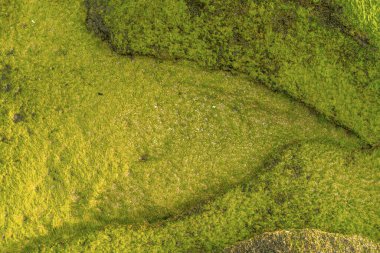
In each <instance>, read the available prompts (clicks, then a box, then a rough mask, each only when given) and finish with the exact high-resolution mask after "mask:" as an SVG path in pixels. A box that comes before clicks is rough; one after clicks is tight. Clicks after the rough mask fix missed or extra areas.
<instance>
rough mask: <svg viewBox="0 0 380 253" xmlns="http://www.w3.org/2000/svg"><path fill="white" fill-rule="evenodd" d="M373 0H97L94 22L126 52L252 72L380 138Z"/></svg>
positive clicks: (371, 139)
mask: <svg viewBox="0 0 380 253" xmlns="http://www.w3.org/2000/svg"><path fill="white" fill-rule="evenodd" d="M367 2H368V1H367ZM367 2H366V1H364V2H363V1H349V2H344V3H343V1H336V2H334V3H335V4H334V3H332V2H331V1H313V2H309V1H300V0H297V1H281V0H276V1H240V0H228V1H184V0H181V1H178V0H166V1H153V2H152V1H144V0H140V1H117V0H108V1H97V0H89V1H88V6H89V10H88V23H89V24H90V27H92V28H93V27H96V29H95V30H96V31H97V32H98V33H100V34H102V35H103V37H104V38H106V39H108V40H109V42H110V43H111V45H112V47H113V48H114V49H115V50H116V51H117V52H119V53H121V54H127V55H134V54H138V55H150V56H155V57H159V58H163V59H178V58H183V59H188V60H192V61H195V62H197V63H198V64H200V65H202V66H206V67H209V68H215V69H223V70H230V71H238V72H242V73H245V74H248V75H249V76H250V77H251V78H252V79H253V80H256V81H258V82H260V83H263V84H265V85H267V86H269V87H271V88H272V89H275V90H282V91H284V92H286V93H288V94H290V95H292V96H293V97H295V98H298V99H300V100H302V101H303V102H305V103H306V104H308V105H310V106H312V107H315V108H316V109H317V110H318V111H320V112H321V113H323V114H324V115H326V116H327V117H329V118H331V119H333V120H335V121H337V122H338V123H339V124H342V125H344V126H346V127H348V128H350V129H351V130H353V131H355V132H356V133H357V134H359V135H360V136H361V137H362V138H363V139H364V140H365V141H367V142H368V143H371V144H373V145H376V144H377V143H378V142H379V140H380V128H379V126H380V121H379V118H380V117H379V114H380V112H379V108H380V104H379V101H380V99H379V97H380V96H379V87H380V86H379V84H380V71H379V69H380V61H379V58H380V53H379V45H380V44H379V43H378V42H377V40H376V38H375V37H376V36H377V34H378V19H377V15H376V13H378V12H377V10H378V4H375V3H371V1H369V2H368V4H367ZM338 3H339V4H341V5H339V4H338ZM342 7H343V9H342ZM364 12H367V13H368V18H366V16H363V15H364ZM353 13H354V14H355V15H354V14H353ZM359 17H360V18H359ZM355 20H357V22H354V21H355ZM363 27H366V28H368V29H364V30H363V29H361V28H363Z"/></svg>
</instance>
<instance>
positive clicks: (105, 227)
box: [0, 0, 379, 252]
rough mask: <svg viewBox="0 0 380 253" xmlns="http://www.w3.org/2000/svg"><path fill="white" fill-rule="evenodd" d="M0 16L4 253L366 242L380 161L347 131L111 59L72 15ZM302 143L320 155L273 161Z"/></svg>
mask: <svg viewBox="0 0 380 253" xmlns="http://www.w3.org/2000/svg"><path fill="white" fill-rule="evenodd" d="M115 4H116V2H115ZM187 4H190V7H191V8H192V14H191V17H190V18H192V19H197V18H199V17H200V16H202V15H203V14H202V10H203V9H204V8H206V6H207V2H206V1H198V2H187ZM187 4H186V3H183V5H182V7H183V8H184V9H185V10H186V11H187V10H188V8H190V7H188V5H187ZM101 6H102V5H99V8H100V9H101ZM134 7H136V6H134ZM134 7H133V8H134ZM182 7H181V8H182ZM227 7H228V5H227ZM227 7H226V8H227ZM0 8H1V15H0V24H1V25H0V29H1V34H0V45H2V46H1V47H0V78H1V81H0V82H1V83H0V251H5V252H9V251H10V252H12V251H18V250H22V249H25V251H28V250H27V249H28V248H29V249H30V251H32V250H35V249H38V248H39V247H41V250H55V249H56V250H57V251H63V250H67V251H73V252H76V251H83V250H87V251H91V250H93V251H98V252H99V251H100V252H102V251H123V250H124V249H130V250H131V251H132V252H134V251H139V250H140V251H143V252H147V251H148V252H149V251H152V250H153V251H154V249H157V250H161V251H170V250H171V251H178V250H176V249H180V250H183V251H191V250H193V251H196V250H203V251H209V250H214V249H215V250H222V249H223V248H225V247H227V246H230V245H232V244H234V243H235V242H237V241H240V240H243V239H248V238H250V237H251V236H252V234H260V233H262V232H265V231H269V230H274V229H285V228H286V229H288V228H304V227H317V228H320V229H323V230H325V231H330V232H340V233H344V234H355V233H357V234H360V235H362V236H367V237H369V238H371V239H373V240H375V241H378V238H379V235H378V232H377V230H376V228H377V227H378V223H379V222H378V220H379V219H378V214H376V212H375V211H374V210H378V208H377V206H376V203H379V201H378V200H377V199H376V197H377V196H378V194H377V193H378V185H377V182H378V181H379V180H377V178H378V167H379V165H378V161H379V160H378V157H379V155H378V153H376V152H378V151H377V150H376V149H372V151H371V150H367V151H363V152H362V151H360V147H362V145H363V143H362V141H361V140H359V139H358V138H357V137H355V136H354V135H353V134H352V133H351V132H350V131H346V130H344V129H342V128H339V127H337V126H336V125H333V124H331V122H330V123H329V122H327V121H326V120H325V119H324V118H323V117H321V116H320V115H319V114H316V113H315V112H314V111H312V110H309V109H308V108H306V107H305V106H303V104H300V103H297V102H294V101H292V100H290V99H289V97H287V96H284V95H282V94H278V93H275V92H272V91H270V90H268V89H267V88H265V87H263V86H262V85H261V84H258V83H257V82H251V81H247V80H246V78H245V77H243V76H240V75H238V74H237V75H235V76H232V75H231V74H229V73H225V72H213V71H207V70H200V69H199V68H196V67H194V66H193V65H194V64H193V63H192V62H184V61H177V62H174V63H173V62H166V61H160V60H154V59H147V58H143V57H137V58H135V59H130V58H126V57H123V56H120V55H118V54H115V53H114V52H113V51H111V50H109V48H108V46H107V45H105V44H104V43H102V42H101V41H100V40H97V39H96V38H95V37H94V36H92V35H91V34H89V32H88V31H87V29H86V27H85V19H86V9H85V6H84V4H83V2H82V1H81V0H77V1H71V0H70V1H69V0H64V1H47V0H46V1H26V0H25V1H24V0H20V1H6V2H4V1H3V2H1V3H0ZM131 8H132V7H131ZM139 8H145V7H144V6H140V7H139ZM172 8H176V7H175V6H172ZM236 8H239V5H237V6H236ZM292 8H293V7H292ZM276 10H277V9H276ZM105 11H107V10H105ZM110 11H111V12H112V9H110ZM282 11H283V13H284V15H287V14H286V13H287V12H286V11H284V10H282ZM136 13H137V14H139V12H136ZM156 13H160V12H156ZM137 14H136V15H137ZM100 17H102V16H100ZM170 17H171V18H172V19H173V21H172V22H174V23H175V22H177V21H179V20H182V17H176V16H170ZM269 17H271V16H269ZM269 17H268V19H269ZM146 20H147V21H149V19H146ZM100 21H101V22H103V21H102V19H98V22H100ZM278 22H280V23H282V21H278ZM3 24H6V25H4V26H3ZM95 24H96V22H95ZM157 25H159V24H157ZM97 27H98V26H97ZM106 27H107V26H104V27H103V28H102V30H101V31H102V32H103V31H104V30H105V29H106ZM222 27H223V26H222ZM222 27H221V28H222ZM215 28H218V27H215ZM184 29H188V28H184ZM218 29H219V28H218ZM136 33H137V32H136ZM248 35H249V34H248ZM248 35H247V36H248ZM300 36H301V35H300ZM147 38H148V37H147ZM243 39H244V38H243ZM243 41H244V40H243ZM181 47H182V46H179V48H181ZM183 48H186V47H183ZM202 50H203V48H202ZM210 52H211V53H212V52H213V51H210ZM196 53H197V52H196ZM194 55H197V54H195V53H194ZM211 55H212V54H211ZM162 57H163V58H165V57H164V56H162ZM205 57H206V58H207V57H209V56H207V55H205ZM169 58H170V57H169ZM206 58H204V59H206ZM359 58H360V57H359ZM207 59H208V58H207ZM210 59H211V58H210ZM216 59H217V58H216ZM352 59H354V57H353V58H352ZM219 60H220V61H221V60H223V58H219ZM272 60H273V61H274V60H275V58H273V57H272V53H271V52H269V51H268V53H266V54H264V55H263V56H261V58H260V62H259V63H258V64H259V65H260V66H261V65H262V64H264V65H265V66H267V68H268V69H269V70H270V69H271V67H272V64H271V61H272ZM348 62H349V61H348ZM211 63H212V62H211ZM208 66H209V65H208ZM269 70H268V71H269ZM260 71H261V70H260ZM271 71H272V70H271ZM257 73H261V72H257ZM263 73H264V72H263ZM233 74H236V73H233ZM268 75H269V72H268ZM260 76H261V77H262V78H264V79H265V75H264V74H262V75H260ZM297 78H298V77H297ZM257 80H259V81H260V78H258V79H257ZM268 82H269V83H270V80H269V79H268ZM9 84H10V85H9ZM272 84H273V85H274V83H272ZM372 98H373V97H372ZM375 109H376V108H375ZM308 142H310V143H324V144H323V145H322V144H305V145H301V146H300V147H297V146H295V147H293V148H291V149H289V150H288V151H286V152H285V153H283V152H280V151H279V150H280V149H281V147H284V146H285V147H284V149H286V147H291V146H292V144H294V143H308ZM371 152H372V153H371ZM277 153H279V154H281V155H276V154H277ZM302 168H303V169H302ZM298 170H300V172H297V171H298ZM293 171H295V172H293ZM346 172H347V173H346ZM292 173H293V174H292ZM319 174H320V176H319ZM297 175H298V177H296V176H297ZM308 175H311V180H310V182H309V181H308V179H307V178H308ZM247 182H250V183H247ZM242 183H244V185H245V186H244V187H237V186H238V185H241V184H242ZM347 185H349V187H348V186H347ZM316 186H318V187H316ZM231 189H232V190H231ZM333 192H338V193H339V194H337V195H334V194H332V193H333ZM283 193H289V194H285V195H281V194H283ZM218 195H221V197H220V198H218V199H217V200H216V201H215V202H213V200H215V199H216V198H217V196H218ZM370 198H372V199H371V200H370ZM373 198H375V199H373ZM206 203H208V204H206ZM204 204H206V205H205V206H204V207H203V208H202V207H201V206H203V205H204ZM318 208H320V209H319V211H318ZM165 220H166V222H165ZM142 224H146V225H142ZM25 246H27V247H25ZM128 247H129V248H128Z"/></svg>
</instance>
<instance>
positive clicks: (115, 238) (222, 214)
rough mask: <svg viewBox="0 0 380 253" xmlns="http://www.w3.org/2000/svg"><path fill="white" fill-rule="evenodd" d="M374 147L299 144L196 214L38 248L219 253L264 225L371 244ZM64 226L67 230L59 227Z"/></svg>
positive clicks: (41, 243) (377, 161)
mask: <svg viewBox="0 0 380 253" xmlns="http://www.w3.org/2000/svg"><path fill="white" fill-rule="evenodd" d="M379 166H380V151H379V150H371V151H365V152H357V151H352V150H346V149H342V148H337V147H336V146H334V145H331V144H318V143H314V144H311V143H305V144H295V145H292V146H290V147H286V148H285V150H284V151H282V152H278V153H277V155H274V157H272V159H271V160H270V162H268V163H267V164H266V165H265V166H264V167H263V168H262V169H261V170H260V171H259V172H258V173H257V174H256V176H255V178H254V179H253V180H252V181H251V182H250V183H248V184H246V185H244V186H242V187H237V188H236V189H234V190H232V191H230V192H228V193H227V194H225V195H224V196H222V197H220V198H218V199H217V200H216V201H214V202H211V203H210V204H208V205H206V206H205V207H203V208H202V212H200V213H198V214H193V215H190V216H185V217H178V219H176V220H169V221H167V222H163V223H156V224H153V225H150V226H141V227H132V226H125V225H117V224H114V225H112V224H110V225H108V226H106V227H104V228H102V229H100V230H98V231H93V232H90V233H84V234H82V235H76V236H75V237H74V238H72V237H70V233H68V234H65V231H64V230H63V231H60V232H61V233H60V234H59V236H57V237H55V238H54V237H47V238H41V240H37V241H35V242H33V243H31V244H30V245H29V247H27V248H25V250H26V251H28V252H31V251H34V250H35V251H39V252H57V251H58V252H61V251H69V252H73V251H74V252H75V251H82V252H93V251H101V252H115V251H123V252H147V251H151V252H218V251H221V250H222V249H223V248H225V247H227V246H229V245H231V244H234V243H235V242H236V241H240V240H244V239H247V238H249V237H251V236H252V235H255V234H261V233H263V232H265V231H275V230H282V229H302V228H316V229H320V230H323V231H329V232H334V233H341V234H346V235H361V236H364V237H367V238H370V239H372V240H374V241H375V242H378V241H379V239H380V234H379V231H378V226H379V221H380V219H379V212H378V209H379V204H378V203H380V202H379V200H380V199H379V197H378V196H379V195H378V194H377V192H378V189H379V186H380V185H379V179H380V173H379ZM66 232H67V231H66Z"/></svg>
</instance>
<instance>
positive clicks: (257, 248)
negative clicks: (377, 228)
mask: <svg viewBox="0 0 380 253" xmlns="http://www.w3.org/2000/svg"><path fill="white" fill-rule="evenodd" d="M379 250H380V245H379V244H376V243H373V242H371V241H368V240H366V239H364V238H361V237H358V236H344V235H340V234H332V233H326V232H322V231H319V230H309V229H305V230H291V231H277V232H272V233H265V234H263V235H259V236H256V237H254V238H253V239H251V240H248V241H244V242H241V243H239V244H238V245H236V246H234V247H231V248H229V249H228V250H226V252H231V253H267V252H282V253H288V252H289V253H290V252H292V253H303V252H310V253H317V252H325V253H340V252H342V253H343V252H353V253H354V252H368V253H372V252H373V253H375V252H379Z"/></svg>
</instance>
